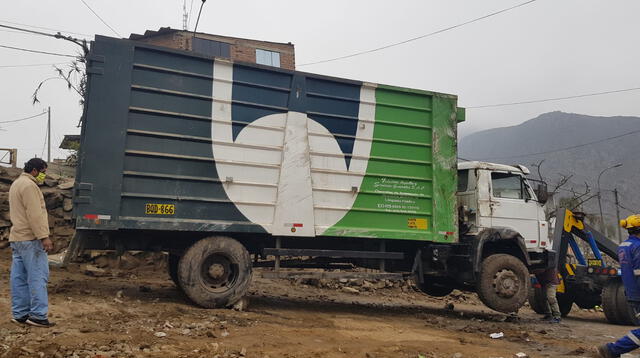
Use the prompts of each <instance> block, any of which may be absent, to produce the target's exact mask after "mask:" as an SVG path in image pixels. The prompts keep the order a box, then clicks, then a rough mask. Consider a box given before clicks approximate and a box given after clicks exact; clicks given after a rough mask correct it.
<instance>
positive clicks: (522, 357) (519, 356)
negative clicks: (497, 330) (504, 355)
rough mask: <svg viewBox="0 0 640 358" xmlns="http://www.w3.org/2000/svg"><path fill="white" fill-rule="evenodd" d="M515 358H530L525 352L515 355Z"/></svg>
mask: <svg viewBox="0 0 640 358" xmlns="http://www.w3.org/2000/svg"><path fill="white" fill-rule="evenodd" d="M513 357H514V358H529V356H528V355H527V354H526V353H523V352H518V353H516V354H514V355H513Z"/></svg>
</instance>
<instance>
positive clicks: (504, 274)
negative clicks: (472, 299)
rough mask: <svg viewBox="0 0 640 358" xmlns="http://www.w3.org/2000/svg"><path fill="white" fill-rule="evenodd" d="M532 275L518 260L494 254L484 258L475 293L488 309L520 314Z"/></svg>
mask: <svg viewBox="0 0 640 358" xmlns="http://www.w3.org/2000/svg"><path fill="white" fill-rule="evenodd" d="M529 286H530V284H529V271H528V270H527V267H526V266H525V265H524V264H523V263H522V261H520V260H519V259H518V258H517V257H515V256H511V255H507V254H495V255H491V256H489V257H487V258H485V259H484V260H483V262H482V266H481V268H480V277H479V280H478V283H477V285H476V290H477V292H478V296H479V297H480V300H481V301H482V302H483V303H484V304H485V305H486V306H487V307H489V308H491V309H493V310H496V311H498V312H503V313H512V312H517V311H518V310H519V309H520V307H522V305H523V304H524V303H525V301H526V300H527V297H528V291H529Z"/></svg>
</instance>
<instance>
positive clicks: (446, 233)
mask: <svg viewBox="0 0 640 358" xmlns="http://www.w3.org/2000/svg"><path fill="white" fill-rule="evenodd" d="M445 235H453V231H447V232H445Z"/></svg>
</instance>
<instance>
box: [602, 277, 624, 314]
mask: <svg viewBox="0 0 640 358" xmlns="http://www.w3.org/2000/svg"><path fill="white" fill-rule="evenodd" d="M619 285H620V282H618V281H617V280H610V281H609V282H607V283H606V284H605V285H604V288H603V289H602V310H603V311H604V316H605V317H606V318H607V321H609V323H613V324H622V317H621V315H620V312H618V286H619ZM620 286H621V285H620Z"/></svg>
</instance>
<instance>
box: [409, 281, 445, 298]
mask: <svg viewBox="0 0 640 358" xmlns="http://www.w3.org/2000/svg"><path fill="white" fill-rule="evenodd" d="M416 284H417V286H418V288H419V289H420V291H422V292H424V293H426V294H427V295H429V296H433V297H444V296H446V295H448V294H450V293H451V292H452V291H453V287H451V286H447V285H445V284H442V283H440V282H438V281H436V280H428V278H425V280H424V282H423V283H420V282H416Z"/></svg>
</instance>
